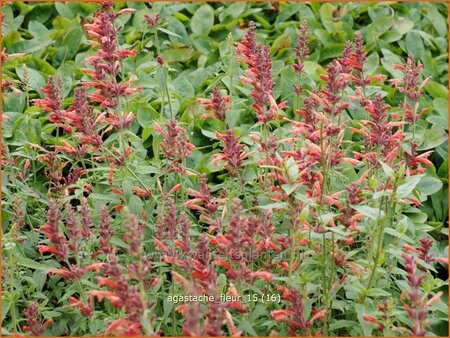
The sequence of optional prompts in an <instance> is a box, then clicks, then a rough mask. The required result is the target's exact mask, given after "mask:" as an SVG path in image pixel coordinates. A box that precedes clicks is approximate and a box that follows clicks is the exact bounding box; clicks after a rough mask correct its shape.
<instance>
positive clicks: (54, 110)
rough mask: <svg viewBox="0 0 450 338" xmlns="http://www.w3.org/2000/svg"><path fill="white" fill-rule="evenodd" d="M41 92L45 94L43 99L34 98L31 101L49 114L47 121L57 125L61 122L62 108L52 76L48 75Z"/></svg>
mask: <svg viewBox="0 0 450 338" xmlns="http://www.w3.org/2000/svg"><path fill="white" fill-rule="evenodd" d="M41 92H42V93H44V94H46V95H47V96H46V97H45V98H44V99H35V100H33V101H32V103H33V105H34V106H35V107H39V108H41V109H42V110H44V111H45V112H47V113H50V114H49V121H50V122H51V123H55V124H58V125H62V123H63V110H62V107H61V97H60V96H59V89H58V87H57V86H56V84H55V79H54V78H53V76H49V77H48V81H47V84H46V85H45V87H44V88H42V89H41Z"/></svg>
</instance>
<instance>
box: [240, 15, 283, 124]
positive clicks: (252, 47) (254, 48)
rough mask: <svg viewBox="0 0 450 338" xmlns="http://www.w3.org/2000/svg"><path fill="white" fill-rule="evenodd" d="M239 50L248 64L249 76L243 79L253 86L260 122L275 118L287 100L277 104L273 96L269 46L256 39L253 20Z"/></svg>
mask: <svg viewBox="0 0 450 338" xmlns="http://www.w3.org/2000/svg"><path fill="white" fill-rule="evenodd" d="M237 52H238V54H239V55H243V57H242V59H243V61H244V62H245V63H246V64H247V66H248V69H247V71H246V75H247V76H245V77H241V80H242V81H243V82H244V83H249V84H251V85H252V87H253V90H252V92H251V96H252V97H253V104H252V107H253V108H255V110H256V115H257V117H258V122H259V123H266V122H269V121H271V120H273V119H275V118H276V117H277V113H278V111H279V110H280V109H282V108H284V107H285V102H282V103H280V104H277V103H276V102H275V100H274V98H273V97H272V90H273V87H274V83H273V80H272V60H271V58H270V52H269V47H267V46H266V45H260V44H258V42H257V41H256V34H255V25H254V23H253V22H250V28H249V30H248V31H247V33H246V35H245V37H244V39H243V40H242V41H241V43H238V45H237Z"/></svg>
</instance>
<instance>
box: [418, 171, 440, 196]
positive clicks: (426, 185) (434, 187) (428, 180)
mask: <svg viewBox="0 0 450 338" xmlns="http://www.w3.org/2000/svg"><path fill="white" fill-rule="evenodd" d="M442 186H443V184H442V182H441V180H440V179H439V178H437V177H433V176H429V175H427V176H424V177H422V178H421V179H420V182H419V184H417V189H419V190H420V191H421V192H422V193H423V194H425V195H427V196H429V195H432V194H434V193H436V192H438V191H439V190H440V189H441V188H442Z"/></svg>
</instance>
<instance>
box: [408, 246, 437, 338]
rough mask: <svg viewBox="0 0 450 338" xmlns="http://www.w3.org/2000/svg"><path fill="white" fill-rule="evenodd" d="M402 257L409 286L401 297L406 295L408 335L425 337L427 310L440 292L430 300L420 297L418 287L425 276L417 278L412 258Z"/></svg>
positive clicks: (423, 274) (414, 262) (427, 323)
mask: <svg viewBox="0 0 450 338" xmlns="http://www.w3.org/2000/svg"><path fill="white" fill-rule="evenodd" d="M426 245H428V243H426ZM402 257H403V259H404V260H405V270H406V272H407V280H408V284H409V289H408V290H406V291H405V292H404V294H403V295H402V297H403V296H404V295H406V298H407V299H408V304H406V305H405V310H406V312H407V313H408V316H409V318H410V320H411V325H410V327H411V329H410V331H409V334H410V335H411V336H425V334H426V333H427V330H426V327H427V326H429V321H428V320H427V319H426V318H427V311H428V308H429V306H430V305H431V304H433V303H435V302H438V301H439V299H440V297H441V295H442V292H438V293H437V294H435V295H434V296H433V297H432V298H431V299H428V297H427V296H426V295H424V296H422V297H420V295H419V292H420V287H421V285H422V283H423V281H424V279H425V278H426V274H425V273H422V274H421V275H420V276H417V265H416V261H415V259H414V257H413V256H411V255H408V254H406V253H404V254H403V255H402Z"/></svg>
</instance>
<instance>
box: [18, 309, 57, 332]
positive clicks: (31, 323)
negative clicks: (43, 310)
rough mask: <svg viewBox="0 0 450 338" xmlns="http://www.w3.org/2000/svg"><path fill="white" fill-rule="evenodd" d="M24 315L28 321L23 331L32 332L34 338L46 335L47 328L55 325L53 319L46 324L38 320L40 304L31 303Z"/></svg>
mask: <svg viewBox="0 0 450 338" xmlns="http://www.w3.org/2000/svg"><path fill="white" fill-rule="evenodd" d="M23 313H24V315H25V317H26V319H27V325H25V326H24V327H23V330H24V331H29V332H31V333H32V334H33V336H40V335H41V334H42V333H44V331H45V329H46V328H47V326H49V325H50V324H52V323H53V321H52V320H51V319H48V320H46V321H45V322H44V323H42V322H41V321H40V320H39V319H38V316H39V304H38V303H37V302H31V303H30V304H29V305H28V306H27V308H26V309H25V310H24V311H23Z"/></svg>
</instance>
